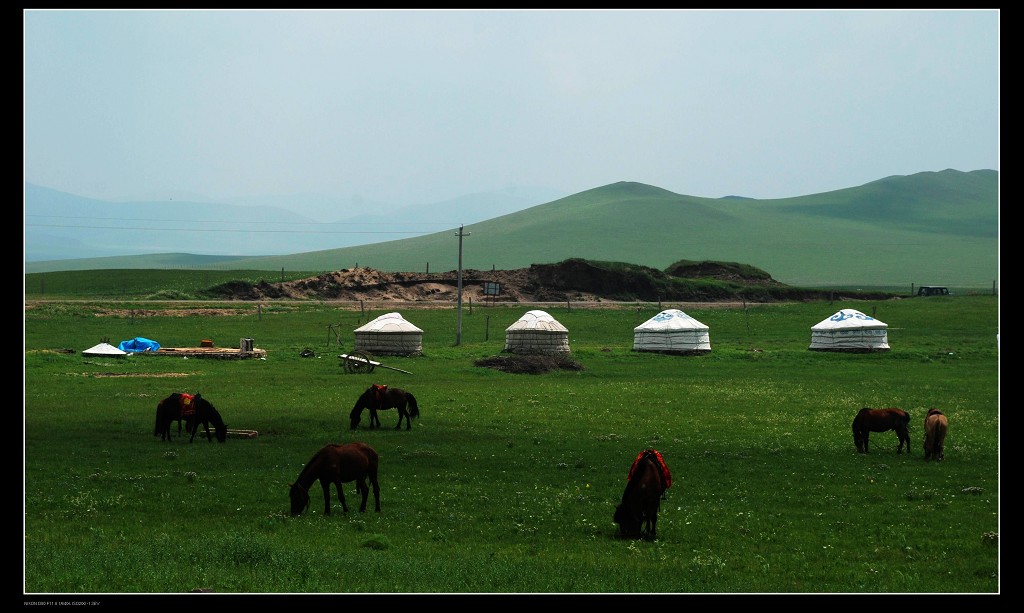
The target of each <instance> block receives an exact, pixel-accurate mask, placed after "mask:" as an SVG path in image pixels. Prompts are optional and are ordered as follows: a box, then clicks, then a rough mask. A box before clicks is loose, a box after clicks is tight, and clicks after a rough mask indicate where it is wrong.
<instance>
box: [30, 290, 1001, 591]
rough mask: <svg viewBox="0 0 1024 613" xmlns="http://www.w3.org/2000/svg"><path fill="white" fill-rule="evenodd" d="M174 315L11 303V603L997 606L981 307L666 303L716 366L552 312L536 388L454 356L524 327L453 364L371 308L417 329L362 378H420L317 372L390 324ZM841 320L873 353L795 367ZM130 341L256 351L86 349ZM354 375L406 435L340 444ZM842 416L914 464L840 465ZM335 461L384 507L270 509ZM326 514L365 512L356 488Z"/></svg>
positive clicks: (986, 342)
mask: <svg viewBox="0 0 1024 613" xmlns="http://www.w3.org/2000/svg"><path fill="white" fill-rule="evenodd" d="M197 306H198V305H194V304H193V305H189V304H188V303H167V304H154V303H153V302H140V303H130V302H123V303H113V302H81V303H74V304H71V303H62V302H50V303H31V304H27V305H26V310H25V415H24V420H25V423H24V437H25V482H24V489H25V491H24V504H25V534H24V548H25V550H24V563H25V580H24V589H25V591H26V592H27V593H32V594H36V593H58V594H60V593H74V594H91V593H101V594H111V593H117V594H120V593H130V594H140V593H165V592H166V593H171V592H188V591H190V590H193V589H196V588H207V589H210V590H213V591H215V592H217V593H467V592H469V593H499V592H502V593H592V592H598V593H612V592H638V593H737V592H739V593H755V592H771V593H835V592H852V593H875V592H884V593H996V592H999V591H1000V573H999V570H1000V569H999V537H998V533H999V360H998V348H997V343H996V334H997V333H998V319H999V305H998V299H997V298H995V297H991V296H954V297H940V298H927V299H919V298H914V299H904V300H890V301H884V302H853V303H842V304H840V303H835V304H830V303H827V302H822V303H801V304H779V305H766V306H757V307H751V308H748V309H743V308H720V307H714V308H711V307H708V308H704V307H701V308H688V307H684V310H686V311H687V313H689V314H690V315H692V316H694V317H695V318H697V319H698V320H700V321H702V322H704V323H705V324H707V325H708V326H709V327H710V334H711V344H712V349H713V350H712V352H711V353H710V354H707V355H704V356H690V357H681V356H667V355H658V354H648V353H638V352H634V351H632V334H633V332H632V330H633V327H634V326H636V325H638V324H639V323H642V322H643V321H645V320H646V319H648V318H649V317H651V316H652V315H654V314H655V313H656V312H657V311H658V306H659V305H637V306H635V307H629V308H602V309H582V308H572V309H571V310H567V309H566V308H565V307H564V306H563V307H552V308H549V309H547V310H548V312H549V313H550V314H551V315H553V316H554V317H555V318H556V319H558V320H559V321H560V322H562V323H563V324H565V326H566V327H567V328H568V329H569V331H570V334H569V339H570V346H571V348H572V357H573V358H574V359H575V360H576V361H578V362H579V363H580V364H581V365H582V366H583V367H584V369H583V370H581V371H568V370H566V371H559V372H551V373H547V374H540V375H525V374H508V373H503V372H500V371H497V370H493V369H489V368H482V367H478V366H475V365H474V360H476V359H478V358H482V357H489V356H494V355H498V354H500V353H501V350H502V348H503V344H504V330H505V328H506V327H507V326H508V325H510V324H511V323H512V322H514V321H515V320H516V319H518V318H519V317H520V316H521V315H522V314H523V313H524V312H525V311H526V310H528V309H529V307H525V306H520V307H491V308H479V307H477V308H474V309H473V310H472V311H471V312H469V311H468V310H464V312H463V318H462V320H463V331H462V343H461V344H460V345H459V346H455V337H456V321H457V317H456V312H455V310H454V309H450V308H444V309H406V308H404V307H400V308H396V309H388V310H399V311H400V312H401V313H402V314H403V316H405V317H406V318H407V319H409V320H410V321H412V322H413V323H414V324H416V325H417V326H418V327H420V328H422V329H423V330H424V334H423V353H424V354H423V355H422V356H419V357H386V356H385V357H380V358H379V360H380V361H381V362H382V363H383V364H385V365H388V366H393V367H395V368H401V369H403V370H407V371H410V372H411V373H413V374H403V373H400V372H396V371H392V370H388V369H384V368H377V369H376V370H374V372H372V373H370V374H347V373H346V372H345V371H344V370H343V369H342V368H340V366H339V360H338V359H337V355H338V354H339V353H341V352H342V351H349V350H351V349H353V344H354V341H353V338H352V333H351V331H352V330H354V329H355V328H356V327H358V325H360V324H361V323H365V322H366V321H368V320H369V319H372V318H373V317H376V316H377V315H380V314H382V313H383V312H387V311H384V310H380V311H373V312H361V311H359V310H358V309H356V310H340V309H338V308H337V307H335V306H332V305H329V304H321V303H312V302H304V303H264V304H262V305H260V306H259V307H257V305H254V304H249V303H225V304H215V305H207V304H204V305H202V311H190V310H188V309H190V308H195V307H197ZM671 306H673V305H662V308H669V307H671ZM847 307H848V308H855V309H858V310H860V311H862V312H865V313H867V314H873V315H875V317H877V318H878V319H880V320H882V321H884V322H886V323H887V324H888V325H889V343H890V345H891V346H892V349H891V351H889V352H885V353H872V354H838V353H822V352H812V351H809V350H808V349H807V347H808V345H809V342H810V327H811V326H812V325H814V324H815V323H817V322H819V321H821V320H822V319H824V318H826V317H828V316H829V315H831V314H833V313H834V312H836V311H837V310H839V309H840V308H847ZM160 309H170V311H163V310H160ZM332 330H341V331H342V336H341V338H340V340H339V339H337V338H335V337H333V336H332ZM135 336H143V337H146V338H150V339H154V340H157V341H159V342H160V343H161V344H162V345H164V346H166V347H190V346H196V345H198V344H199V341H200V340H201V339H212V340H214V342H215V343H216V344H217V345H220V346H225V347H237V346H238V342H239V339H240V338H243V337H248V338H253V339H255V345H256V347H257V348H260V349H265V350H266V351H267V356H266V359H265V360H260V359H251V360H216V359H183V358H180V357H159V356H141V355H135V356H131V357H129V358H127V359H107V358H94V357H85V356H82V355H81V353H80V352H81V351H82V350H83V349H86V348H88V347H91V346H92V345H94V344H96V343H97V342H99V341H100V339H102V338H109V339H110V340H111V342H112V343H113V344H115V345H116V344H117V343H118V342H119V341H120V340H125V339H129V338H132V337H135ZM307 348H309V349H313V350H314V352H315V354H316V355H315V357H302V355H301V354H302V353H303V350H304V349H307ZM65 349H72V350H74V353H65V352H62V350H65ZM371 383H384V384H388V385H391V386H397V387H402V388H404V389H407V390H409V391H411V392H412V393H413V394H415V396H416V398H417V399H418V401H419V405H420V410H421V415H420V418H419V419H417V420H414V421H413V427H412V430H410V431H406V430H404V429H402V430H395V429H394V424H395V422H396V421H397V415H396V413H395V411H393V410H391V411H385V412H382V413H381V420H382V422H383V424H384V428H382V429H380V430H367V429H363V428H361V429H359V430H357V431H351V430H349V429H348V422H347V414H348V412H349V410H350V409H351V407H352V404H353V402H354V401H355V399H356V397H357V396H358V395H359V393H360V392H361V391H363V390H364V389H365V388H366V387H368V386H369V385H370V384H371ZM174 391H188V392H201V393H202V394H203V396H204V397H206V398H208V399H209V400H210V401H212V402H213V403H214V405H215V406H216V407H217V408H218V409H219V411H220V412H221V414H222V415H223V416H224V418H225V420H226V421H227V423H228V425H229V427H230V428H232V429H248V430H256V431H258V432H259V436H258V437H257V438H254V439H241V438H229V439H228V441H227V442H226V443H224V444H218V443H216V442H213V443H208V442H207V441H206V440H205V439H202V440H200V439H199V437H197V438H196V441H195V442H194V443H192V444H189V443H188V441H187V438H175V439H174V440H172V441H171V442H170V443H165V442H161V441H160V439H159V437H154V436H153V425H154V414H155V407H156V403H157V401H158V400H160V399H161V398H163V397H165V396H167V395H168V394H170V393H171V392H174ZM863 406H879V407H881V406H899V407H903V408H905V409H907V410H908V411H909V412H910V414H911V417H912V421H911V441H912V445H911V450H910V453H909V454H901V455H897V453H896V443H897V441H896V436H895V434H893V433H892V432H887V433H879V434H873V435H872V436H871V452H870V453H869V454H858V453H857V452H856V450H855V447H854V444H853V440H852V435H851V430H850V423H851V421H852V419H853V416H854V415H855V414H856V412H857V410H858V409H859V408H861V407H863ZM933 406H934V407H939V408H941V409H942V410H943V411H944V412H945V413H946V414H947V416H948V417H949V428H950V432H949V438H948V440H947V447H946V459H945V461H944V462H941V463H938V462H926V461H925V460H924V458H923V452H922V423H923V418H924V413H925V410H926V408H927V407H933ZM364 424H365V421H364ZM351 440H362V441H365V442H367V443H369V444H370V445H372V446H374V447H375V448H376V449H377V450H378V452H379V453H380V456H381V474H380V485H381V506H382V512H381V513H379V514H378V513H374V512H373V510H372V509H373V500H372V496H371V499H370V501H369V508H370V511H368V512H367V513H358V512H356V511H355V510H354V509H353V510H352V511H350V512H349V513H348V514H347V515H346V514H343V513H342V512H341V505H340V503H339V502H338V500H337V497H336V493H335V492H334V491H332V508H333V514H332V515H331V516H329V517H325V516H324V514H323V501H322V497H321V493H320V489H319V485H314V486H313V488H312V489H311V490H310V494H311V500H312V502H311V505H310V508H309V510H308V511H307V512H306V513H305V514H304V515H302V516H300V517H297V518H293V517H290V516H289V514H288V510H289V507H288V491H287V486H288V485H289V484H290V483H292V482H293V481H294V480H295V478H296V476H297V475H298V473H299V471H300V470H301V469H302V467H303V466H304V465H305V463H306V462H307V461H308V460H309V459H310V457H311V456H312V455H313V453H314V452H315V451H317V450H318V449H319V448H320V447H321V446H322V445H324V444H326V443H329V442H346V441H351ZM645 447H655V448H657V449H658V450H660V451H661V452H662V454H663V456H664V458H665V460H666V462H667V464H668V466H669V468H670V469H671V470H672V474H673V486H672V488H671V489H669V490H668V492H667V499H666V500H665V501H664V502H663V503H662V507H661V512H660V514H659V519H658V538H657V539H656V540H653V541H628V540H622V539H619V538H617V526H616V525H615V524H614V523H613V522H612V513H613V510H614V507H615V505H616V504H617V503H618V500H619V498H620V497H621V495H622V491H623V488H624V486H625V482H626V473H627V471H628V469H629V466H630V464H631V462H632V461H633V458H634V457H635V456H636V454H637V453H638V452H639V451H640V450H642V449H643V448H645ZM345 496H346V500H347V502H348V503H349V505H350V506H352V507H355V506H356V505H358V498H357V496H356V492H355V487H354V484H347V485H346V488H345Z"/></svg>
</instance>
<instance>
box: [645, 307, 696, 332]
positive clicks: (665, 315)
mask: <svg viewBox="0 0 1024 613" xmlns="http://www.w3.org/2000/svg"><path fill="white" fill-rule="evenodd" d="M707 329H708V327H707V326H706V325H705V324H702V323H701V322H699V321H697V320H696V319H694V318H692V317H690V316H689V315H687V314H686V313H684V312H682V311H680V310H679V309H666V310H664V311H662V312H660V313H658V314H657V315H655V316H654V317H652V318H650V319H648V320H647V321H645V322H644V323H642V324H640V325H639V326H637V327H635V328H633V331H634V332H661V331H666V332H668V331H674V330H707Z"/></svg>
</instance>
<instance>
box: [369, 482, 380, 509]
mask: <svg viewBox="0 0 1024 613" xmlns="http://www.w3.org/2000/svg"><path fill="white" fill-rule="evenodd" d="M370 483H371V484H372V485H373V510H374V511H376V512H378V513H380V485H378V484H377V475H376V474H372V475H370Z"/></svg>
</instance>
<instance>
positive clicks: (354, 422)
mask: <svg viewBox="0 0 1024 613" xmlns="http://www.w3.org/2000/svg"><path fill="white" fill-rule="evenodd" d="M359 399H360V400H362V397H360V398H359ZM362 416H363V405H362V403H360V402H356V406H354V407H352V412H351V413H349V414H348V420H349V426H350V429H351V430H355V429H356V428H357V427H358V426H359V420H360V419H361V418H362Z"/></svg>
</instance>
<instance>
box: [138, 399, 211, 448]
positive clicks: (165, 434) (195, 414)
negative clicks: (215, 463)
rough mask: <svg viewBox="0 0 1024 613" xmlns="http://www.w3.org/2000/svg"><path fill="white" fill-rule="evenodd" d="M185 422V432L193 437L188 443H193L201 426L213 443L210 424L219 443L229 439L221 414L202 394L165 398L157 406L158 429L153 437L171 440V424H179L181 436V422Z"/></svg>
mask: <svg viewBox="0 0 1024 613" xmlns="http://www.w3.org/2000/svg"><path fill="white" fill-rule="evenodd" d="M182 420H185V431H186V432H191V433H192V437H191V438H189V440H188V442H190V443H191V442H193V441H194V440H195V438H196V432H198V431H199V424H202V425H203V428H205V429H206V439H207V440H208V441H211V442H212V441H213V437H212V436H211V435H210V422H213V428H214V432H215V434H216V436H217V442H219V443H223V442H224V441H225V440H227V437H228V427H227V424H225V423H224V419H223V418H222V417H221V415H220V412H219V411H217V409H216V408H214V406H213V405H212V404H211V403H210V401H209V400H207V399H206V398H203V397H202V396H201V395H200V394H196V395H194V396H193V395H191V394H183V393H178V392H175V393H173V394H171V395H170V396H168V397H167V398H164V399H163V400H161V401H160V402H159V403H158V404H157V405H156V428H155V429H154V431H153V436H159V437H161V439H160V440H164V441H168V442H169V441H170V440H171V422H173V421H177V422H178V434H179V435H180V434H181V422H182Z"/></svg>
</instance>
